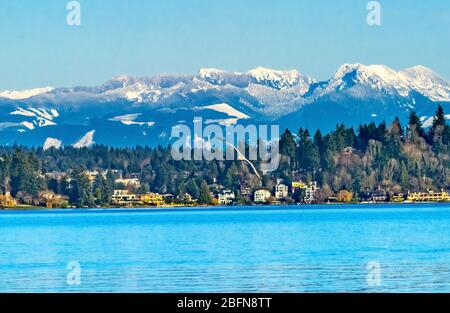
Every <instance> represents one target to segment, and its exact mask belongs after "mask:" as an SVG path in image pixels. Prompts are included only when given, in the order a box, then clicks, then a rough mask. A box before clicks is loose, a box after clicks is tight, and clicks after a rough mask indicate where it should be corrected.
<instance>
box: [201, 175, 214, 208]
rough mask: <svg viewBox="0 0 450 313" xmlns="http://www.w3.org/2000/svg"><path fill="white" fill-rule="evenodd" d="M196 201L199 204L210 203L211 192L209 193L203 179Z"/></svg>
mask: <svg viewBox="0 0 450 313" xmlns="http://www.w3.org/2000/svg"><path fill="white" fill-rule="evenodd" d="M198 203H199V204H211V203H212V198H211V194H210V193H209V187H208V184H207V183H206V181H205V180H204V181H203V182H202V184H201V185H200V195H199V197H198Z"/></svg>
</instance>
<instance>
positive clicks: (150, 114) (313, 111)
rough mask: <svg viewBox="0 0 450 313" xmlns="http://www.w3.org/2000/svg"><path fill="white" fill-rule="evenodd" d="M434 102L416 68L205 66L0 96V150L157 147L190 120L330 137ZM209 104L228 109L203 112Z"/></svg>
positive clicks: (448, 95)
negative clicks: (320, 72) (48, 144)
mask: <svg viewBox="0 0 450 313" xmlns="http://www.w3.org/2000/svg"><path fill="white" fill-rule="evenodd" d="M437 103H441V104H443V105H444V107H448V106H449V105H450V83H449V82H448V81H447V80H446V79H444V78H443V77H441V76H440V75H439V74H437V73H435V72H433V71H432V70H430V69H428V68H426V67H424V66H420V65H419V66H414V67H410V68H407V69H404V70H401V71H395V70H393V69H391V68H389V67H387V66H385V65H363V64H360V63H354V64H343V65H342V66H340V67H339V68H338V70H337V71H336V73H335V74H334V75H333V76H332V77H331V78H330V79H328V80H325V81H316V80H314V79H313V78H311V77H308V76H307V75H304V74H302V73H301V72H300V71H298V70H272V69H268V68H264V67H257V68H255V69H252V70H249V71H247V72H245V73H240V72H229V71H225V70H220V69H211V68H203V69H200V70H199V71H198V73H196V74H184V75H177V74H158V75H153V76H144V77H137V76H131V75H120V76H117V77H113V78H112V79H110V80H108V81H106V82H104V83H103V84H101V85H97V86H76V87H70V88H67V87H57V88H53V87H46V88H36V89H30V90H24V91H5V92H0V133H1V134H2V135H3V136H2V137H3V139H2V140H0V143H2V144H14V143H19V144H27V145H30V144H32V145H43V144H44V142H45V141H46V139H47V138H52V139H57V140H60V141H62V142H64V143H71V144H74V143H76V142H77V141H78V140H80V138H83V136H85V135H86V134H87V133H88V132H91V131H93V130H95V131H94V132H93V133H92V136H91V137H92V138H91V139H92V140H89V141H88V142H91V141H92V142H94V141H95V142H96V143H105V144H110V145H115V144H118V145H127V144H131V145H134V144H161V143H163V144H164V143H167V142H168V140H169V138H170V136H169V134H170V130H171V127H172V126H174V125H175V124H176V123H177V122H179V121H180V120H184V121H186V122H187V123H191V122H192V120H193V118H194V117H195V115H196V114H200V115H201V116H204V120H205V121H206V120H208V121H209V122H214V121H216V122H218V123H219V124H222V125H224V124H226V123H237V122H239V123H254V124H261V123H264V124H267V123H278V124H280V127H281V128H291V129H294V130H295V128H299V127H302V126H305V125H308V126H310V127H314V128H318V129H322V130H323V131H329V130H331V129H332V128H334V126H335V125H336V123H340V122H346V123H347V124H349V125H357V124H359V123H366V122H370V121H380V120H387V121H389V120H392V119H393V118H394V117H395V116H399V117H400V118H402V119H405V118H406V116H407V114H408V113H409V112H410V111H412V110H414V111H417V112H418V114H419V115H420V117H421V118H422V119H423V120H427V119H429V118H430V116H432V114H433V112H434V110H435V107H436V104H437ZM215 105H222V106H226V108H227V110H226V111H223V110H222V111H221V110H211V109H207V108H208V107H211V106H215ZM449 108H450V107H449ZM229 112H234V114H235V115H236V116H230V115H229V114H228V113H229ZM237 112H238V113H237ZM124 116H125V117H126V119H125V120H124V119H123V118H124ZM242 116H246V118H245V119H242ZM131 117H133V119H130V118H131ZM102 129H103V130H102ZM108 129H114V131H117V132H118V133H117V134H115V135H116V136H115V137H116V138H115V139H114V137H113V138H111V139H109V137H111V136H108V134H107V130H108ZM104 131H105V133H103V132H104ZM66 132H67V134H66ZM94 135H95V138H93V137H94ZM63 137H64V138H63Z"/></svg>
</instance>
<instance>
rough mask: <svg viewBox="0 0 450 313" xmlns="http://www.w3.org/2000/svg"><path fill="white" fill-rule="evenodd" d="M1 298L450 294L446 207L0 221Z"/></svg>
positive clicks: (14, 216) (17, 216) (80, 214)
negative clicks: (375, 267) (71, 277)
mask: <svg viewBox="0 0 450 313" xmlns="http://www.w3.org/2000/svg"><path fill="white" fill-rule="evenodd" d="M70 261H76V262H78V263H79V264H80V266H81V284H80V285H68V284H67V281H66V276H67V274H68V273H69V272H70V270H68V269H66V267H67V264H68V263H69V262H70ZM371 261H374V262H378V263H379V264H380V266H381V268H380V278H381V285H380V286H369V285H368V284H367V276H368V270H367V269H366V266H367V263H368V262H371ZM0 291H3V292H5V291H6V292H12V291H24V292H28V291H38V292H49V291H62V292H69V291H97V292H107V291H114V292H116V291H126V292H239V291H243V292H314V291H325V292H343V291H350V292H380V291H395V292H424V291H426V292H444V291H446V292H450V206H449V205H395V206H388V205H376V206H371V205H364V206H332V207H330V206H314V207H298V208H297V207H293V208H292V207H289V208H288V207H271V208H270V209H268V208H267V207H266V208H259V209H258V208H256V207H252V208H245V207H243V208H239V209H223V210H217V209H216V210H202V209H198V210H192V209H186V210H173V209H172V210H160V211H155V210H134V211H124V210H109V211H84V210H82V211H81V210H77V211H74V210H70V211H67V210H65V211H62V210H61V211H52V212H48V211H47V212H45V211H40V212H0Z"/></svg>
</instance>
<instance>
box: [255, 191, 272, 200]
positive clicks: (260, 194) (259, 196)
mask: <svg viewBox="0 0 450 313" xmlns="http://www.w3.org/2000/svg"><path fill="white" fill-rule="evenodd" d="M271 196H272V194H271V193H270V191H269V190H266V189H260V190H257V191H255V199H254V201H255V202H256V203H265V202H267V199H268V198H270V197H271Z"/></svg>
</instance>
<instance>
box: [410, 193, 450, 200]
mask: <svg viewBox="0 0 450 313" xmlns="http://www.w3.org/2000/svg"><path fill="white" fill-rule="evenodd" d="M407 200H408V201H409V202H448V201H450V195H449V193H448V192H446V191H441V192H434V191H432V190H428V191H427V192H412V193H408V198H407Z"/></svg>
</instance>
